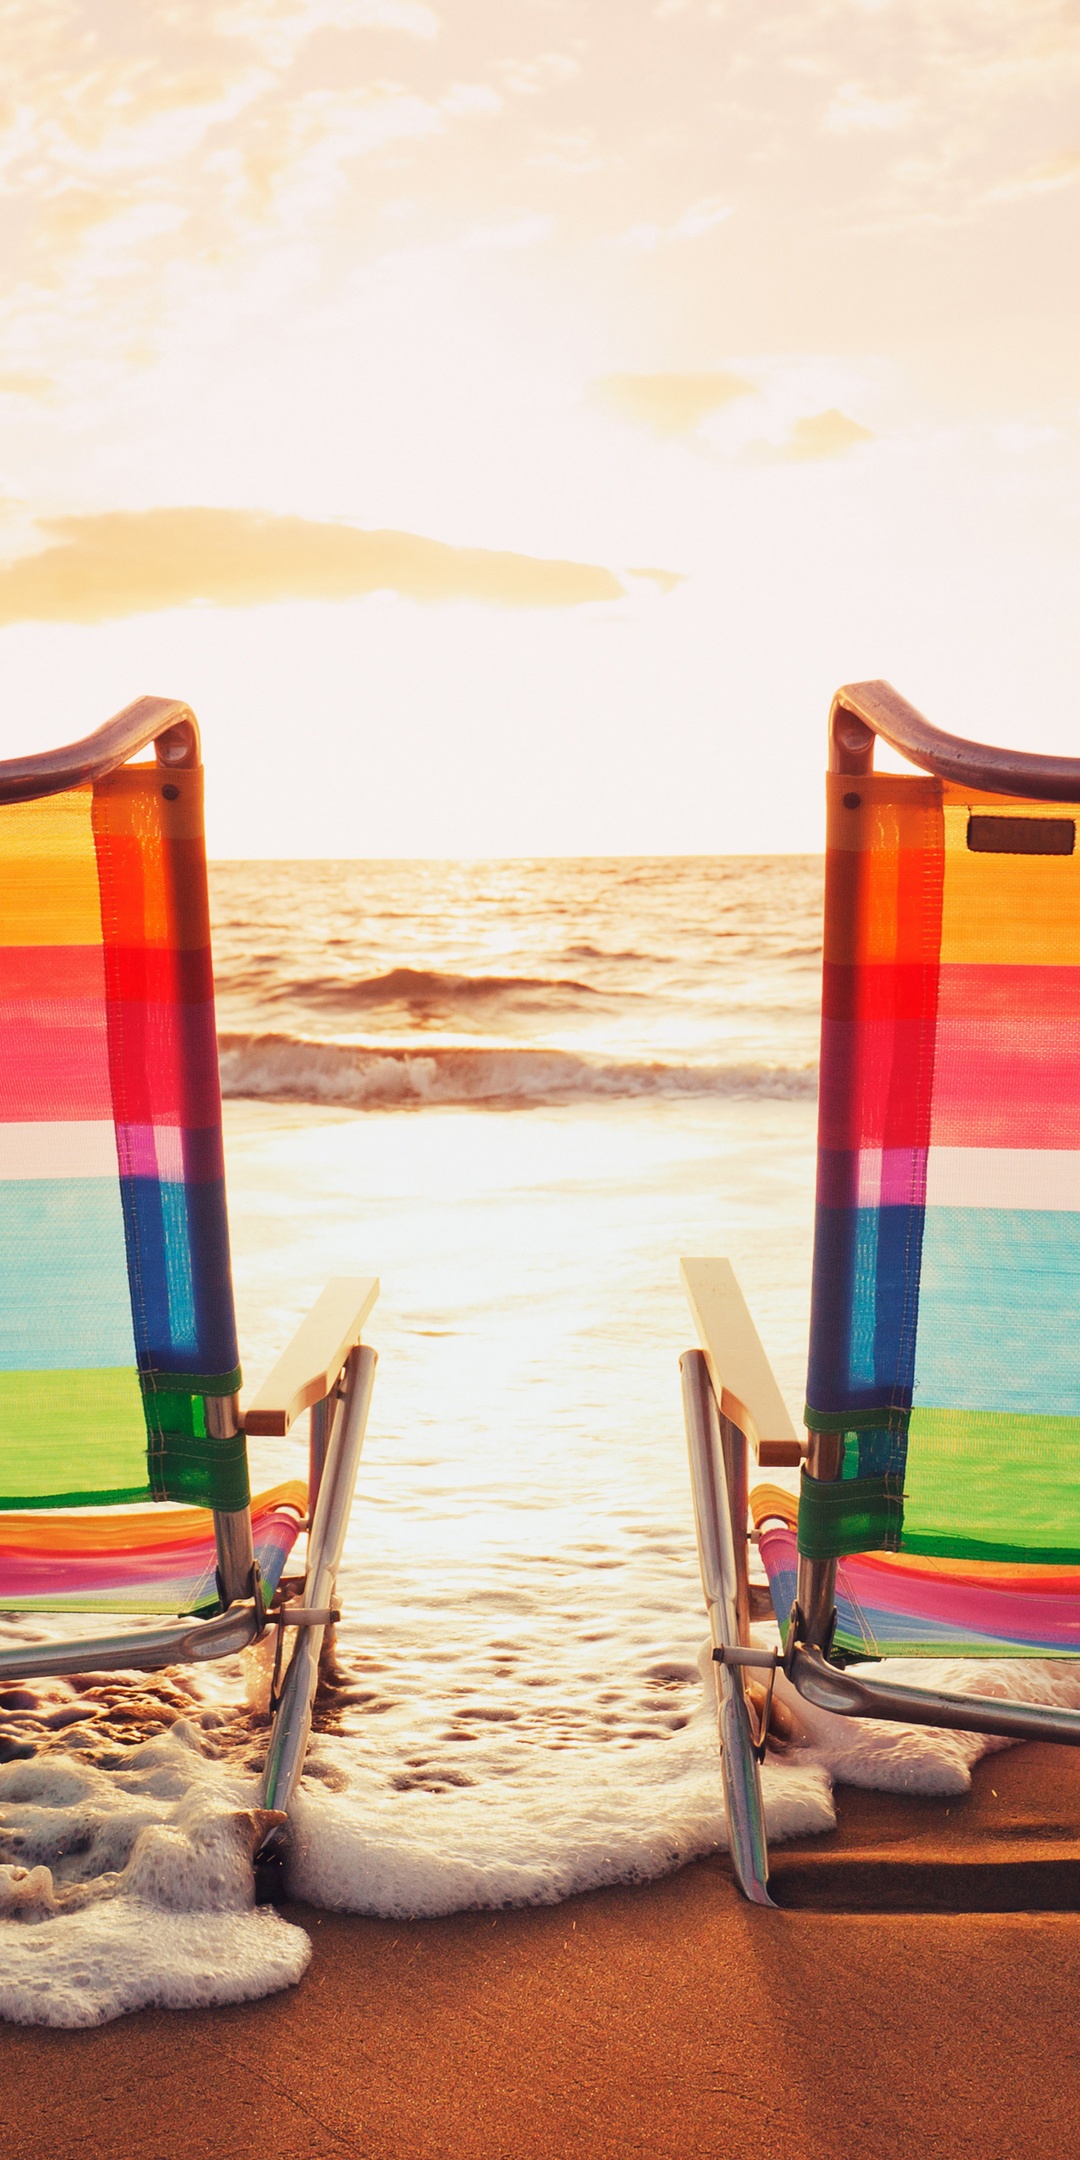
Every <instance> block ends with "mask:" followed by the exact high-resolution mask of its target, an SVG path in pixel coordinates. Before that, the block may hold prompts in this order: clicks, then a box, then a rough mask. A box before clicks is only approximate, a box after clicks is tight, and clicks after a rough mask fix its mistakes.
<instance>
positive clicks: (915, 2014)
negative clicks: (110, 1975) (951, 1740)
mask: <svg viewBox="0 0 1080 2160" xmlns="http://www.w3.org/2000/svg"><path fill="white" fill-rule="evenodd" d="M837 1797H838V1808H839V1814H840V1824H839V1828H838V1831H837V1832H836V1834H835V1835H832V1836H829V1837H826V1838H822V1839H816V1840H814V1841H811V1842H804V1843H803V1844H801V1845H796V1844H793V1845H788V1846H785V1847H783V1848H781V1849H778V1851H777V1852H776V1854H775V1855H774V1874H775V1888H776V1890H777V1893H778V1895H779V1896H780V1897H782V1898H784V1899H785V1901H787V1909H782V1910H780V1911H777V1912H775V1913H761V1912H755V1911H752V1910H751V1909H750V1908H749V1907H748V1906H746V1905H745V1904H743V1902H742V1901H741V1900H740V1898H739V1897H738V1894H737V1893H736V1891H735V1889H734V1887H733V1884H732V1881H731V1878H730V1873H729V1871H728V1868H727V1866H726V1863H724V1862H723V1861H722V1860H714V1861H701V1862H698V1863H696V1864H694V1865H692V1866H690V1867H687V1868H684V1869H682V1870H681V1871H680V1872H679V1873H677V1874H675V1875H672V1876H669V1877H667V1878H666V1879H664V1880H663V1881H660V1882H656V1883H651V1884H648V1885H645V1886H643V1887H640V1888H618V1889H612V1890H604V1891H597V1892H594V1893H591V1894H589V1895H586V1896H582V1897H578V1898H574V1899H570V1900H569V1901H567V1902H566V1903H565V1904H562V1905H559V1906H554V1907H547V1908H542V1909H533V1910H527V1911H506V1912H501V1913H499V1914H497V1915H492V1914H490V1913H475V1912H474V1913H460V1914H455V1915H452V1916H451V1917H449V1918H447V1919H443V1920H435V1921H421V1922H413V1923H407V1922H406V1923H395V1922H392V1921H377V1920H367V1919H360V1918H356V1917H353V1916H343V1915H342V1916H339V1915H335V1914H330V1913H320V1912H316V1911H314V1910H312V1909H310V1908H305V1907H292V1908H290V1909H289V1916H290V1917H292V1918H296V1919H298V1920H301V1921H302V1923H303V1925H304V1926H305V1927H306V1928H308V1929H309V1930H310V1932H311V1936H312V1940H313V1943H314V1957H313V1960H312V1964H311V1967H310V1969H309V1971H308V1973H307V1975H306V1977H305V1978H304V1980H303V1981H302V1982H301V1984H300V1986H299V1987H298V1988H296V1989H294V1990H289V1991H287V1992H286V1993H285V1994H282V1995H277V1996H273V1997H271V1998H269V1999H267V2000H265V2001H262V2002H256V2003H251V2004H247V2005H242V2006H238V2007H236V2008H232V2009H226V2010H215V2011H207V2012H202V2011H194V2012H188V2013H174V2014H170V2013H159V2012H151V2011H147V2012H143V2013H141V2014H140V2015H138V2016H134V2017H129V2018H122V2019H119V2020H118V2021H117V2022H116V2023H114V2024H112V2025H108V2026H105V2027H103V2028H100V2029H98V2030H95V2031H89V2032H48V2031H41V2030H38V2029H28V2028H14V2027H11V2026H8V2027H5V2028H3V2030H2V2032H0V2063H2V2082H0V2091H2V2097H0V2125H2V2130H3V2143H4V2149H5V2150H6V2151H7V2152H9V2153H11V2154H12V2155H13V2156H17V2160H60V2156H67V2155H69V2154H76V2153H80V2152H87V2153H93V2155H94V2160H204V2156H205V2160H211V2156H212V2160H250V2156H252V2155H254V2154H255V2153H258V2152H275V2151H282V2152H285V2153H287V2154H288V2155H289V2160H345V2156H348V2160H353V2156H356V2160H383V2156H385V2160H404V2156H409V2160H521V2156H525V2155H528V2156H529V2160H534V2156H535V2160H563V2156H565V2155H571V2154H572V2155H575V2156H578V2155H580V2156H582V2160H622V2156H623V2155H630V2154H634V2155H638V2154H641V2155H647V2156H649V2160H667V2156H668V2155H671V2156H672V2160H674V2156H676V2155H678V2156H679V2160H706V2156H708V2160H757V2156H758V2155H761V2156H765V2155H769V2156H770V2160H771V2156H783V2160H839V2156H840V2155H843V2156H844V2160H895V2156H907V2155H909V2154H910V2155H912V2156H915V2155H920V2156H931V2155H932V2156H935V2160H936V2156H940V2160H953V2156H959V2155H966V2154H970V2155H972V2156H973V2160H1004V2156H1006V2155H1009V2156H1014V2155H1024V2156H1027V2155H1031V2156H1033V2160H1034V2156H1036V2155H1037V2156H1039V2160H1043V2156H1045V2160H1057V2156H1059V2155H1064V2154H1067V2153H1069V2152H1073V2151H1075V2150H1076V2149H1077V2146H1078V2142H1080V2070H1078V2066H1077V2061H1076V2049H1075V2039H1074V2022H1075V2021H1074V2005H1075V1997H1076V1988H1077V1985H1078V1984H1080V1914H1077V1912H1076V1911H1070V1910H1067V1909H1061V1908H1063V1907H1066V1906H1067V1904H1068V1901H1069V1900H1070V1898H1072V1899H1073V1900H1074V1901H1075V1884H1076V1882H1077V1862H1078V1860H1080V1839H1078V1836H1077V1826H1078V1823H1080V1762H1078V1761H1077V1758H1076V1757H1075V1756H1071V1755H1069V1754H1068V1753H1067V1751H1066V1750H1064V1749H1060V1750H1055V1749H1053V1748H1050V1747H1045V1746H1039V1747H1030V1748H1020V1749H1017V1750H1015V1751H1014V1752H1010V1753H1008V1754H1005V1755H998V1756H992V1757H990V1758H989V1759H988V1760H987V1761H985V1762H984V1763H982V1764H981V1765H980V1766H979V1768H978V1770H977V1771H976V1774H975V1779H974V1783H973V1788H972V1792H971V1794H970V1795H969V1796H968V1797H967V1798H966V1799H963V1800H961V1801H953V1802H952V1803H951V1804H946V1803H943V1802H941V1801H939V1800H926V1799H916V1798H912V1799H909V1800H901V1799H897V1798H896V1797H895V1796H889V1797H883V1796H882V1795H880V1794H875V1793H869V1792H855V1791H852V1790H850V1789H842V1790H841V1791H840V1792H839V1793H838V1796H837ZM845 1857H846V1862H847V1864H846V1867H845V1869H844V1879H843V1882H842V1883H841V1882H840V1880H839V1878H840V1874H841V1866H840V1863H841V1861H842V1860H844V1859H845ZM947 1862H949V1863H952V1864H950V1865H948V1867H946V1863H947ZM841 1901H846V1902H847V1903H848V1904H849V1905H851V1906H854V1907H855V1908H858V1909H855V1910H846V1911H839V1910H836V1909H835V1908H836V1905H837V1904H838V1903H840V1902H841ZM1025 1902H1026V1903H1028V1904H1030V1905H1032V1906H1038V1905H1041V1906H1042V1907H1043V1908H1044V1909H1041V1910H1039V1909H1033V1910H1019V1911H1018V1910H1008V1909H997V1910H993V1909H991V1910H986V1909H982V1910H978V1909H974V1910H973V1909H971V1908H973V1907H974V1908H978V1907H979V1906H980V1905H981V1906H982V1907H983V1908H986V1907H988V1906H989V1907H991V1908H993V1907H994V1906H997V1907H998V1908H1001V1907H1006V1908H1007V1907H1008V1906H1009V1905H1010V1903H1013V1904H1016V1903H1025ZM913 1906H915V1907H919V1906H922V1908H923V1909H922V1910H912V1909H911V1908H912V1907H913ZM935 1906H936V1907H937V1909H936V1910H935V1909H934V1908H935ZM1055 1906H1056V1907H1057V1908H1058V1909H1052V1908H1054V1907H1055ZM897 1907H899V1908H901V1909H896V1908H897ZM905 1907H906V1908H907V1909H903V1908H905ZM965 1907H966V1908H967V1909H966V1910H965V1909H964V1908H965ZM1047 1907H1049V1908H1051V1909H1045V1908H1047ZM830 1908H832V1909H830ZM890 1908H892V1909H890Z"/></svg>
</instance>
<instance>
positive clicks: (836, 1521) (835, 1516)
mask: <svg viewBox="0 0 1080 2160" xmlns="http://www.w3.org/2000/svg"><path fill="white" fill-rule="evenodd" d="M903 1521H904V1495H903V1491H902V1488H901V1485H900V1481H899V1479H898V1478H895V1477H876V1478H871V1477H866V1478H836V1479H825V1478H812V1477H808V1476H807V1474H806V1471H805V1470H804V1471H803V1474H802V1479H801V1482H800V1486H799V1539H798V1542H799V1551H800V1552H801V1553H802V1554H803V1555H804V1556H805V1558H806V1559H807V1560H842V1559H844V1557H845V1556H846V1555H847V1554H848V1553H857V1552H897V1551H899V1548H900V1533H901V1530H902V1527H903Z"/></svg>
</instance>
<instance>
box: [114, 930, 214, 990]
mask: <svg viewBox="0 0 1080 2160" xmlns="http://www.w3.org/2000/svg"><path fill="white" fill-rule="evenodd" d="M109 988H110V991H111V992H112V994H113V995H114V996H116V997H121V998H127V999H132V1000H135V1001H138V1002H141V1003H143V1004H147V1005H208V1004H209V1003H210V1002H211V1000H212V998H213V995H214V973H213V968H212V966H211V962H210V947H209V946H208V945H201V946H196V947H194V948H193V949H192V950H191V951H190V952H187V951H183V950H178V949H176V948H174V947H171V946H163V945H115V946H112V947H111V948H110V951H109Z"/></svg>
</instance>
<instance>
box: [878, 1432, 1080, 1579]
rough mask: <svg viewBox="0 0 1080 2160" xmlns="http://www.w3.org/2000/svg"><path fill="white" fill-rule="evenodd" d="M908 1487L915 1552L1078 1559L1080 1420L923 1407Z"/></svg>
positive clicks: (907, 1536)
mask: <svg viewBox="0 0 1080 2160" xmlns="http://www.w3.org/2000/svg"><path fill="white" fill-rule="evenodd" d="M904 1490H905V1505H904V1537H903V1549H904V1550H905V1551H907V1552H913V1553H926V1554H929V1555H931V1556H932V1557H934V1558H941V1559H954V1560H1007V1561H1043V1562H1045V1563H1046V1564H1047V1565H1048V1566H1052V1567H1061V1566H1071V1565H1073V1564H1075V1563H1077V1562H1080V1418H1075V1417H1035V1416H1024V1415H1020V1414H1017V1413H1015V1412H1012V1411H993V1410H936V1409H928V1408H925V1407H923V1406H920V1407H919V1408H918V1409H916V1410H913V1411H912V1415H911V1426H910V1430H909V1433H908V1453H907V1471H906V1475H905V1479H904Z"/></svg>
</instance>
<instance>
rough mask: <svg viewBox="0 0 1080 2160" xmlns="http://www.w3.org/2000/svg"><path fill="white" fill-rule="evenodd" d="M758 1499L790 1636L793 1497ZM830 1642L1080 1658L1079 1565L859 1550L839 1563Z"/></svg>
mask: <svg viewBox="0 0 1080 2160" xmlns="http://www.w3.org/2000/svg"><path fill="white" fill-rule="evenodd" d="M778 1501H780V1502H781V1503H783V1504H781V1505H777V1502H778ZM751 1504H752V1505H753V1509H754V1516H755V1520H756V1521H757V1522H758V1523H759V1524H761V1525H762V1528H761V1542H760V1552H761V1558H762V1561H763V1562H764V1566H765V1572H766V1574H767V1575H768V1578H769V1589H770V1592H771V1594H772V1601H773V1609H774V1611H775V1613H776V1617H777V1621H778V1623H779V1626H780V1632H781V1635H782V1636H783V1638H784V1641H785V1643H786V1641H787V1629H788V1620H789V1618H790V1614H791V1608H792V1605H793V1604H794V1602H795V1584H796V1576H797V1569H798V1551H797V1546H796V1538H795V1515H796V1502H795V1501H794V1500H793V1499H791V1497H790V1496H789V1495H788V1494H783V1495H778V1494H776V1493H775V1492H774V1491H773V1490H772V1489H770V1488H764V1489H763V1488H759V1489H758V1491H757V1492H756V1493H754V1494H753V1495H752V1496H751ZM832 1649H833V1654H834V1655H835V1654H836V1653H837V1652H839V1653H840V1654H841V1655H842V1657H843V1658H845V1659H848V1660H851V1661H858V1660H859V1659H862V1658H877V1657H995V1658H996V1657H1080V1568H1075V1567H1020V1566H1017V1565H1016V1564H1015V1563H1009V1562H1005V1561H993V1560H951V1561H949V1560H929V1559H921V1558H920V1557H918V1556H917V1555H915V1554H912V1555H910V1556H908V1555H907V1554H903V1553H899V1554H894V1553H860V1554H857V1555H854V1556H852V1557H851V1558H849V1559H847V1560H841V1561H840V1562H839V1563H838V1566H837V1570H836V1630H835V1633H834V1636H833V1644H832Z"/></svg>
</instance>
